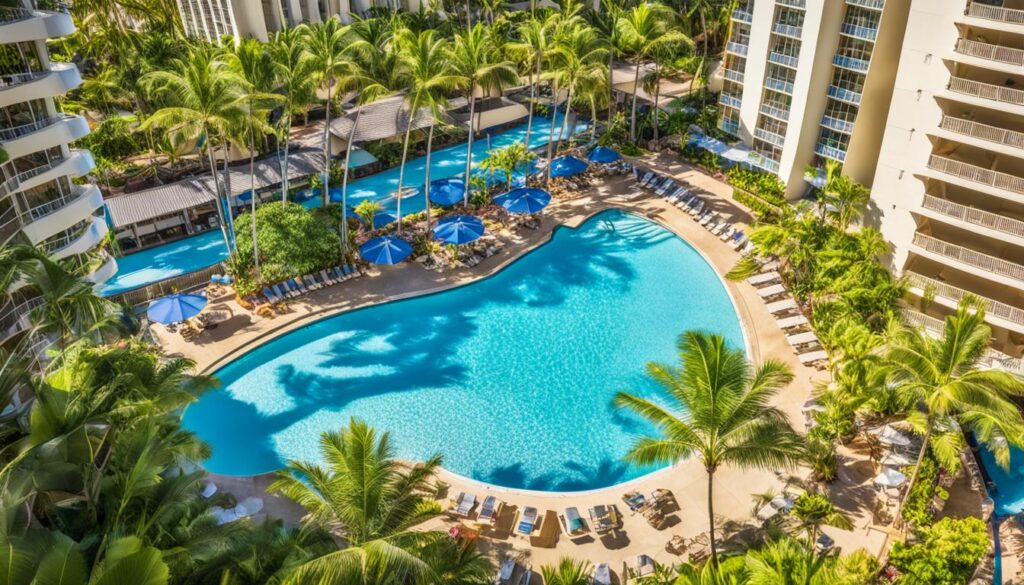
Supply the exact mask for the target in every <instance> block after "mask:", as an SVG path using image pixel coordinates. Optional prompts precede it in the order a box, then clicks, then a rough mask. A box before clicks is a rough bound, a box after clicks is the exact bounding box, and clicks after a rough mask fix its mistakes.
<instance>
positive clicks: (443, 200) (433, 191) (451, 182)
mask: <svg viewBox="0 0 1024 585" xmlns="http://www.w3.org/2000/svg"><path fill="white" fill-rule="evenodd" d="M465 194H466V182H465V181H463V180H462V179H456V178H454V177H452V178H449V179H438V180H436V181H431V182H430V200H431V201H433V202H434V203H436V204H438V205H445V206H448V205H455V204H456V203H459V202H461V201H462V199H463V197H464V196H465Z"/></svg>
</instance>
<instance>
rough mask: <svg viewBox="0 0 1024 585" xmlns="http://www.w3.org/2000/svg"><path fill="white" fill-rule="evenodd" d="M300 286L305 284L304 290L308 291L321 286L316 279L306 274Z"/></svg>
mask: <svg viewBox="0 0 1024 585" xmlns="http://www.w3.org/2000/svg"><path fill="white" fill-rule="evenodd" d="M302 284H305V285H306V288H308V289H309V290H316V289H318V288H320V287H321V286H323V285H321V284H320V283H318V282H317V281H316V279H315V278H313V276H312V275H310V274H307V275H305V276H303V277H302Z"/></svg>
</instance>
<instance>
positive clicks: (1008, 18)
mask: <svg viewBox="0 0 1024 585" xmlns="http://www.w3.org/2000/svg"><path fill="white" fill-rule="evenodd" d="M967 16H973V17H975V18H984V19H985V20H998V21H1000V22H1009V23H1012V24H1024V10H1019V9H1014V8H1002V7H999V6H990V5H988V4H979V3H977V2H971V3H970V4H969V5H968V6H967Z"/></svg>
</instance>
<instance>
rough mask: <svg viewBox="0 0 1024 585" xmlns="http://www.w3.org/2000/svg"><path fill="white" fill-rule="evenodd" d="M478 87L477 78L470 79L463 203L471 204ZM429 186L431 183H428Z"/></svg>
mask: <svg viewBox="0 0 1024 585" xmlns="http://www.w3.org/2000/svg"><path fill="white" fill-rule="evenodd" d="M475 88H476V80H475V79H470V81H469V138H468V139H467V140H466V190H465V192H464V193H463V194H462V204H463V205H467V206H468V205H469V178H470V176H471V175H470V173H472V172H473V137H474V136H475V135H476V118H475V117H474V114H475V113H476V98H475V96H474V95H473V91H474V89H475ZM430 130H431V132H433V130H434V125H433V124H431V125H430ZM427 156H428V157H429V156H430V150H429V148H428V150H427ZM427 174H428V175H429V174H430V165H429V164H428V165H427ZM428 187H429V184H428Z"/></svg>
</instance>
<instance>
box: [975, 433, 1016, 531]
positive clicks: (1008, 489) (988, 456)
mask: <svg viewBox="0 0 1024 585" xmlns="http://www.w3.org/2000/svg"><path fill="white" fill-rule="evenodd" d="M978 452H979V453H980V454H981V462H982V464H983V465H984V466H985V471H987V472H988V475H989V478H991V480H992V482H993V483H994V484H995V486H996V489H994V490H990V494H989V495H990V496H991V497H992V500H993V501H994V502H995V505H996V509H995V513H996V514H997V515H999V516H1008V515H1011V514H1019V513H1021V512H1024V451H1021V450H1020V449H1016V448H1013V447H1011V448H1010V466H1009V469H1003V468H1002V467H999V465H998V464H996V460H995V457H993V456H992V453H990V452H989V450H988V449H986V448H985V447H984V446H982V447H981V448H980V449H979V450H978Z"/></svg>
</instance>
